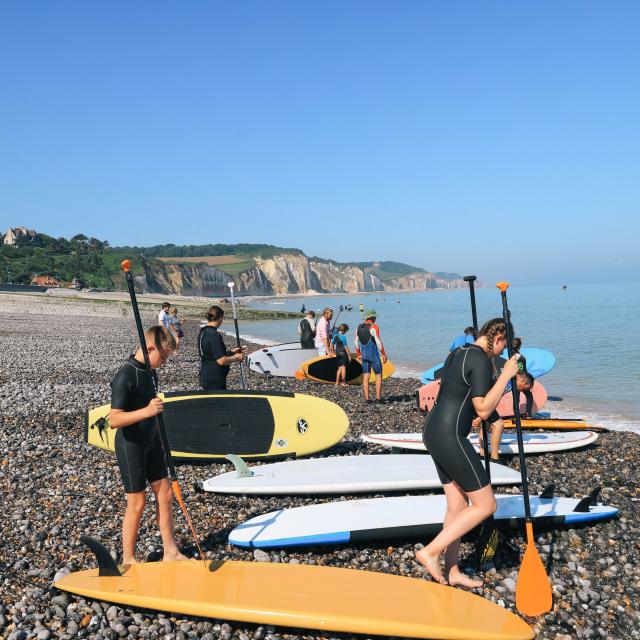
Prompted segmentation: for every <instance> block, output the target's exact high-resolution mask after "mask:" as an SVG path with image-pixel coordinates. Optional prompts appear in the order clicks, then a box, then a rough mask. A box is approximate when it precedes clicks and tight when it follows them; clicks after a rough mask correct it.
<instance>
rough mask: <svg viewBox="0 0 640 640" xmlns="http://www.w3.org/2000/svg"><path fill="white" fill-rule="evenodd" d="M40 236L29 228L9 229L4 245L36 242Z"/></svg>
mask: <svg viewBox="0 0 640 640" xmlns="http://www.w3.org/2000/svg"><path fill="white" fill-rule="evenodd" d="M37 239H38V234H37V233H36V232H35V231H33V229H27V227H9V230H8V231H7V235H5V237H4V244H21V243H23V242H36V241H37Z"/></svg>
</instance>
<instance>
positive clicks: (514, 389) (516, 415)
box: [500, 289, 531, 522]
mask: <svg viewBox="0 0 640 640" xmlns="http://www.w3.org/2000/svg"><path fill="white" fill-rule="evenodd" d="M500 295H501V296H502V316H503V318H504V324H505V326H506V328H507V352H508V354H509V358H511V357H512V356H513V326H512V325H511V312H510V311H509V305H508V304H507V291H506V289H505V290H503V289H500ZM517 377H518V376H517V375H515V376H514V377H513V378H512V379H511V395H512V397H513V419H514V420H515V423H516V435H517V437H518V457H519V459H520V474H521V475H522V495H523V496H524V515H525V521H526V522H531V507H530V506H529V483H528V482H527V463H526V461H525V459H524V442H523V440H522V421H521V420H520V402H519V400H520V398H519V396H520V392H519V391H518V385H517V384H516V380H517Z"/></svg>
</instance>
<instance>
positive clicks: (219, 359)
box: [198, 305, 244, 391]
mask: <svg viewBox="0 0 640 640" xmlns="http://www.w3.org/2000/svg"><path fill="white" fill-rule="evenodd" d="M223 320H224V311H223V310H222V308H221V307H218V306H217V305H213V306H212V307H209V310H208V311H207V321H208V322H207V324H206V325H205V326H204V327H202V329H200V333H199V334H198V352H199V353H200V386H201V387H202V388H203V389H205V390H207V391H215V390H224V389H226V388H227V376H228V375H229V368H230V367H229V365H231V364H232V363H234V362H241V361H242V360H244V353H242V348H238V347H236V348H235V349H231V350H228V349H227V347H226V346H225V344H224V340H223V339H222V336H221V335H220V333H218V327H219V326H220V325H221V324H222V322H223Z"/></svg>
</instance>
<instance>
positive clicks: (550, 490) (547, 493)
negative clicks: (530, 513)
mask: <svg viewBox="0 0 640 640" xmlns="http://www.w3.org/2000/svg"><path fill="white" fill-rule="evenodd" d="M555 492H556V485H555V483H554V482H552V483H551V484H548V485H547V486H546V487H545V488H544V489H543V491H542V493H541V494H540V496H539V497H540V498H541V499H543V500H549V499H550V498H553V494H554V493H555Z"/></svg>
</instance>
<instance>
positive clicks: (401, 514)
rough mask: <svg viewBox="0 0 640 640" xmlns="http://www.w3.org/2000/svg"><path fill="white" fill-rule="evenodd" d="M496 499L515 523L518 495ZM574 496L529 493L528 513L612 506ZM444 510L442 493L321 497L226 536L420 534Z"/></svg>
mask: <svg viewBox="0 0 640 640" xmlns="http://www.w3.org/2000/svg"><path fill="white" fill-rule="evenodd" d="M496 500H497V503H498V510H497V511H496V513H495V516H494V517H495V519H496V521H497V523H498V525H499V526H506V527H511V528H515V527H519V526H520V525H521V524H522V522H523V521H524V501H523V498H522V495H496ZM587 500H589V499H588V498H587ZM580 502H581V500H580V499H576V498H556V497H551V498H542V497H539V496H531V498H530V506H531V515H532V518H533V520H534V523H536V522H537V523H538V524H539V525H541V524H544V525H545V526H561V525H572V524H576V523H585V522H594V521H597V520H603V519H605V518H610V517H612V516H614V515H615V514H616V513H617V512H618V509H616V508H615V507H608V506H603V505H596V504H595V500H592V501H589V502H590V504H587V505H584V501H582V502H583V507H582V508H583V510H581V511H580V510H578V511H576V510H575V509H576V507H578V505H579V503H580ZM445 510H446V498H445V496H444V495H442V494H440V495H430V496H398V497H392V498H369V499H364V500H342V501H339V502H325V503H323V504H312V505H308V506H305V507H296V508H294V509H281V510H279V511H272V512H271V513H265V514H263V515H260V516H258V517H256V518H252V519H251V520H247V521H246V522H243V523H242V524H240V525H239V526H237V527H236V528H235V529H234V530H233V531H232V532H231V533H230V534H229V542H231V543H232V544H235V545H238V546H241V547H294V546H306V545H314V544H339V543H342V544H345V543H348V542H361V541H365V540H375V539H385V538H398V537H401V538H413V539H418V540H419V539H423V540H424V539H425V538H428V537H431V536H433V535H435V534H436V533H437V532H438V531H440V529H441V528H442V522H443V519H444V514H445Z"/></svg>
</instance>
